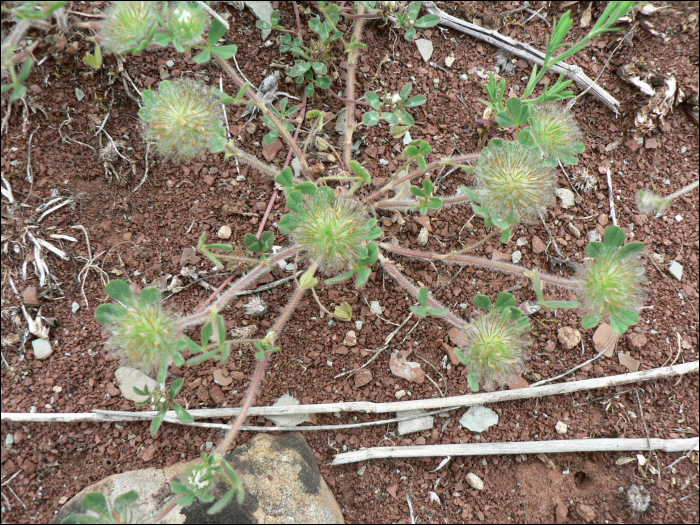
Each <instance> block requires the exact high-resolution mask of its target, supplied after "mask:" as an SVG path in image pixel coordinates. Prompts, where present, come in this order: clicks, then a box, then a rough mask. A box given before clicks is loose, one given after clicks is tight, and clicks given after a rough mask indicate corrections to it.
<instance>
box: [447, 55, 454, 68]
mask: <svg viewBox="0 0 700 525" xmlns="http://www.w3.org/2000/svg"><path fill="white" fill-rule="evenodd" d="M454 62H455V57H445V65H446V66H447V67H452V64H454Z"/></svg>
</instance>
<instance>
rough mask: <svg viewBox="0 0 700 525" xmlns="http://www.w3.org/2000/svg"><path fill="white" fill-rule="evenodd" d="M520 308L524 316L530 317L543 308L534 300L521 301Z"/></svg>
mask: <svg viewBox="0 0 700 525" xmlns="http://www.w3.org/2000/svg"><path fill="white" fill-rule="evenodd" d="M518 309H519V310H520V311H521V312H522V313H523V315H524V316H526V317H528V316H531V315H534V314H536V313H537V312H539V311H540V310H542V307H541V306H540V305H539V304H537V303H536V302H534V301H523V302H522V303H520V306H518Z"/></svg>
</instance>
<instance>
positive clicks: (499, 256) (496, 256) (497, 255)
mask: <svg viewBox="0 0 700 525" xmlns="http://www.w3.org/2000/svg"><path fill="white" fill-rule="evenodd" d="M491 260H492V261H510V260H511V256H510V255H508V254H507V253H502V252H500V251H498V250H494V251H493V252H492V253H491Z"/></svg>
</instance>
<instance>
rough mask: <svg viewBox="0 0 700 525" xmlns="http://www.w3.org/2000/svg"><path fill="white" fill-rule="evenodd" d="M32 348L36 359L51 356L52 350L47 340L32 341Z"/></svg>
mask: <svg viewBox="0 0 700 525" xmlns="http://www.w3.org/2000/svg"><path fill="white" fill-rule="evenodd" d="M32 348H33V349H34V357H35V358H36V359H46V358H48V357H49V356H50V355H51V354H53V348H51V342H50V341H49V340H48V339H42V338H39V339H34V341H32Z"/></svg>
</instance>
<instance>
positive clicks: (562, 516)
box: [556, 503, 569, 523]
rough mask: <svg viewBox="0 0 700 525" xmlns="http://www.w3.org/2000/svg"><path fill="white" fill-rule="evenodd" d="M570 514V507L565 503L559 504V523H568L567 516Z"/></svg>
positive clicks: (557, 517) (557, 516)
mask: <svg viewBox="0 0 700 525" xmlns="http://www.w3.org/2000/svg"><path fill="white" fill-rule="evenodd" d="M568 516H569V507H567V506H566V505H564V504H563V503H558V504H557V510H556V521H557V523H566V518H567V517H568Z"/></svg>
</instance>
